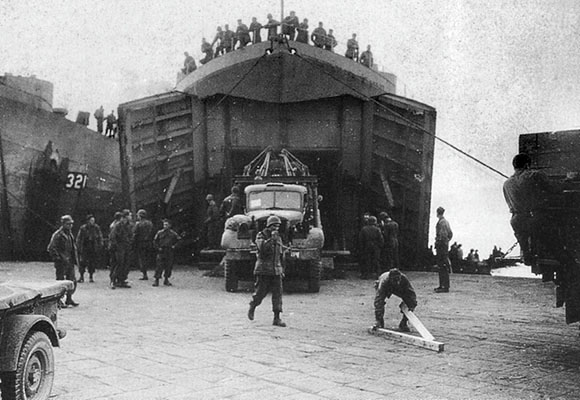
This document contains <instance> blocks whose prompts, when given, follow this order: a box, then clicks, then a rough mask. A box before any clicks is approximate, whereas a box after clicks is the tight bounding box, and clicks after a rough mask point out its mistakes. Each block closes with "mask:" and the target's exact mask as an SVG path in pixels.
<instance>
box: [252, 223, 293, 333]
mask: <svg viewBox="0 0 580 400" xmlns="http://www.w3.org/2000/svg"><path fill="white" fill-rule="evenodd" d="M281 223H282V221H281V220H280V218H278V217H277V216H275V215H272V216H270V217H268V220H267V221H266V229H264V230H263V231H261V232H260V233H258V236H257V237H256V246H257V248H258V258H257V260H256V266H255V268H254V275H255V277H256V284H255V286H256V290H255V292H254V295H253V296H252V301H250V309H249V310H248V318H249V319H250V320H252V321H253V320H254V312H255V310H256V307H258V306H259V305H260V304H261V303H262V300H264V297H266V295H267V294H268V292H272V311H273V312H274V322H273V325H276V326H281V327H285V326H286V324H285V323H284V322H282V320H281V319H280V313H281V312H282V278H283V277H284V268H283V266H282V253H283V247H284V245H283V244H282V239H281V238H280V233H279V232H278V229H279V228H280V225H281Z"/></svg>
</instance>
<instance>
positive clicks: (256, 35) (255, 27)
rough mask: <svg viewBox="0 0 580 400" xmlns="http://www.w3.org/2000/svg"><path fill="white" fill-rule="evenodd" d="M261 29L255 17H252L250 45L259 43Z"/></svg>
mask: <svg viewBox="0 0 580 400" xmlns="http://www.w3.org/2000/svg"><path fill="white" fill-rule="evenodd" d="M261 29H262V24H261V23H259V22H258V19H257V18H256V17H252V23H251V24H250V32H252V43H253V44H256V43H261V42H262V35H260V30H261Z"/></svg>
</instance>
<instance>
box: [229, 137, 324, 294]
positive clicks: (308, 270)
mask: <svg viewBox="0 0 580 400" xmlns="http://www.w3.org/2000/svg"><path fill="white" fill-rule="evenodd" d="M234 183H235V185H238V186H239V187H240V188H242V189H243V193H244V197H245V212H244V214H241V215H234V216H232V217H230V218H229V219H227V220H226V223H225V228H224V232H223V235H222V240H221V245H222V248H224V249H225V250H226V254H225V258H224V260H225V281H226V283H225V286H226V290H227V291H230V292H233V291H236V290H237V288H238V281H239V280H240V279H246V280H247V279H253V270H254V264H255V262H256V244H255V240H256V235H257V233H258V232H260V231H261V230H262V229H264V228H265V227H266V220H267V219H268V218H269V217H270V216H272V215H275V216H277V217H279V218H280V220H281V222H282V225H281V227H280V234H281V237H282V241H283V243H284V246H285V247H286V251H285V252H284V263H283V264H284V266H285V275H286V277H287V278H288V279H293V278H302V279H305V280H306V281H307V283H308V290H309V291H310V292H318V291H319V290H320V279H321V274H322V260H321V250H322V247H323V246H324V232H323V230H322V223H321V221H320V212H319V209H318V203H319V202H320V201H321V197H320V196H319V195H318V190H317V185H318V179H317V177H316V176H314V175H310V172H309V170H308V167H307V166H306V165H304V164H303V163H302V162H300V160H298V159H297V158H296V157H294V156H293V155H292V154H291V153H290V152H289V151H287V150H285V149H282V150H281V151H280V152H279V153H276V152H275V151H274V150H273V148H272V147H267V148H266V149H265V150H264V151H262V152H261V153H260V154H259V155H258V156H257V157H256V158H255V159H254V160H252V162H250V163H249V164H248V165H246V167H245V168H244V173H243V174H242V175H239V176H237V177H236V178H235V180H234Z"/></svg>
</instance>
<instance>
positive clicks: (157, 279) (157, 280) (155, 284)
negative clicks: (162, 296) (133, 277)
mask: <svg viewBox="0 0 580 400" xmlns="http://www.w3.org/2000/svg"><path fill="white" fill-rule="evenodd" d="M151 286H155V287H157V286H159V278H155V282H153V285H151Z"/></svg>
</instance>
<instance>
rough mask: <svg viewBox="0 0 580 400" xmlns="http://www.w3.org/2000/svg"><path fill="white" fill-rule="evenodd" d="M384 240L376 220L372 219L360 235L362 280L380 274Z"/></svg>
mask: <svg viewBox="0 0 580 400" xmlns="http://www.w3.org/2000/svg"><path fill="white" fill-rule="evenodd" d="M383 244H384V239H383V234H382V232H381V230H380V229H379V228H378V227H377V225H376V218H375V217H371V222H370V223H369V225H365V226H363V228H362V229H361V231H360V234H359V253H360V254H359V262H360V274H361V278H362V279H366V278H369V277H371V276H372V275H374V274H376V275H375V276H378V274H379V273H380V263H379V259H380V255H381V248H382V247H383Z"/></svg>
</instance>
